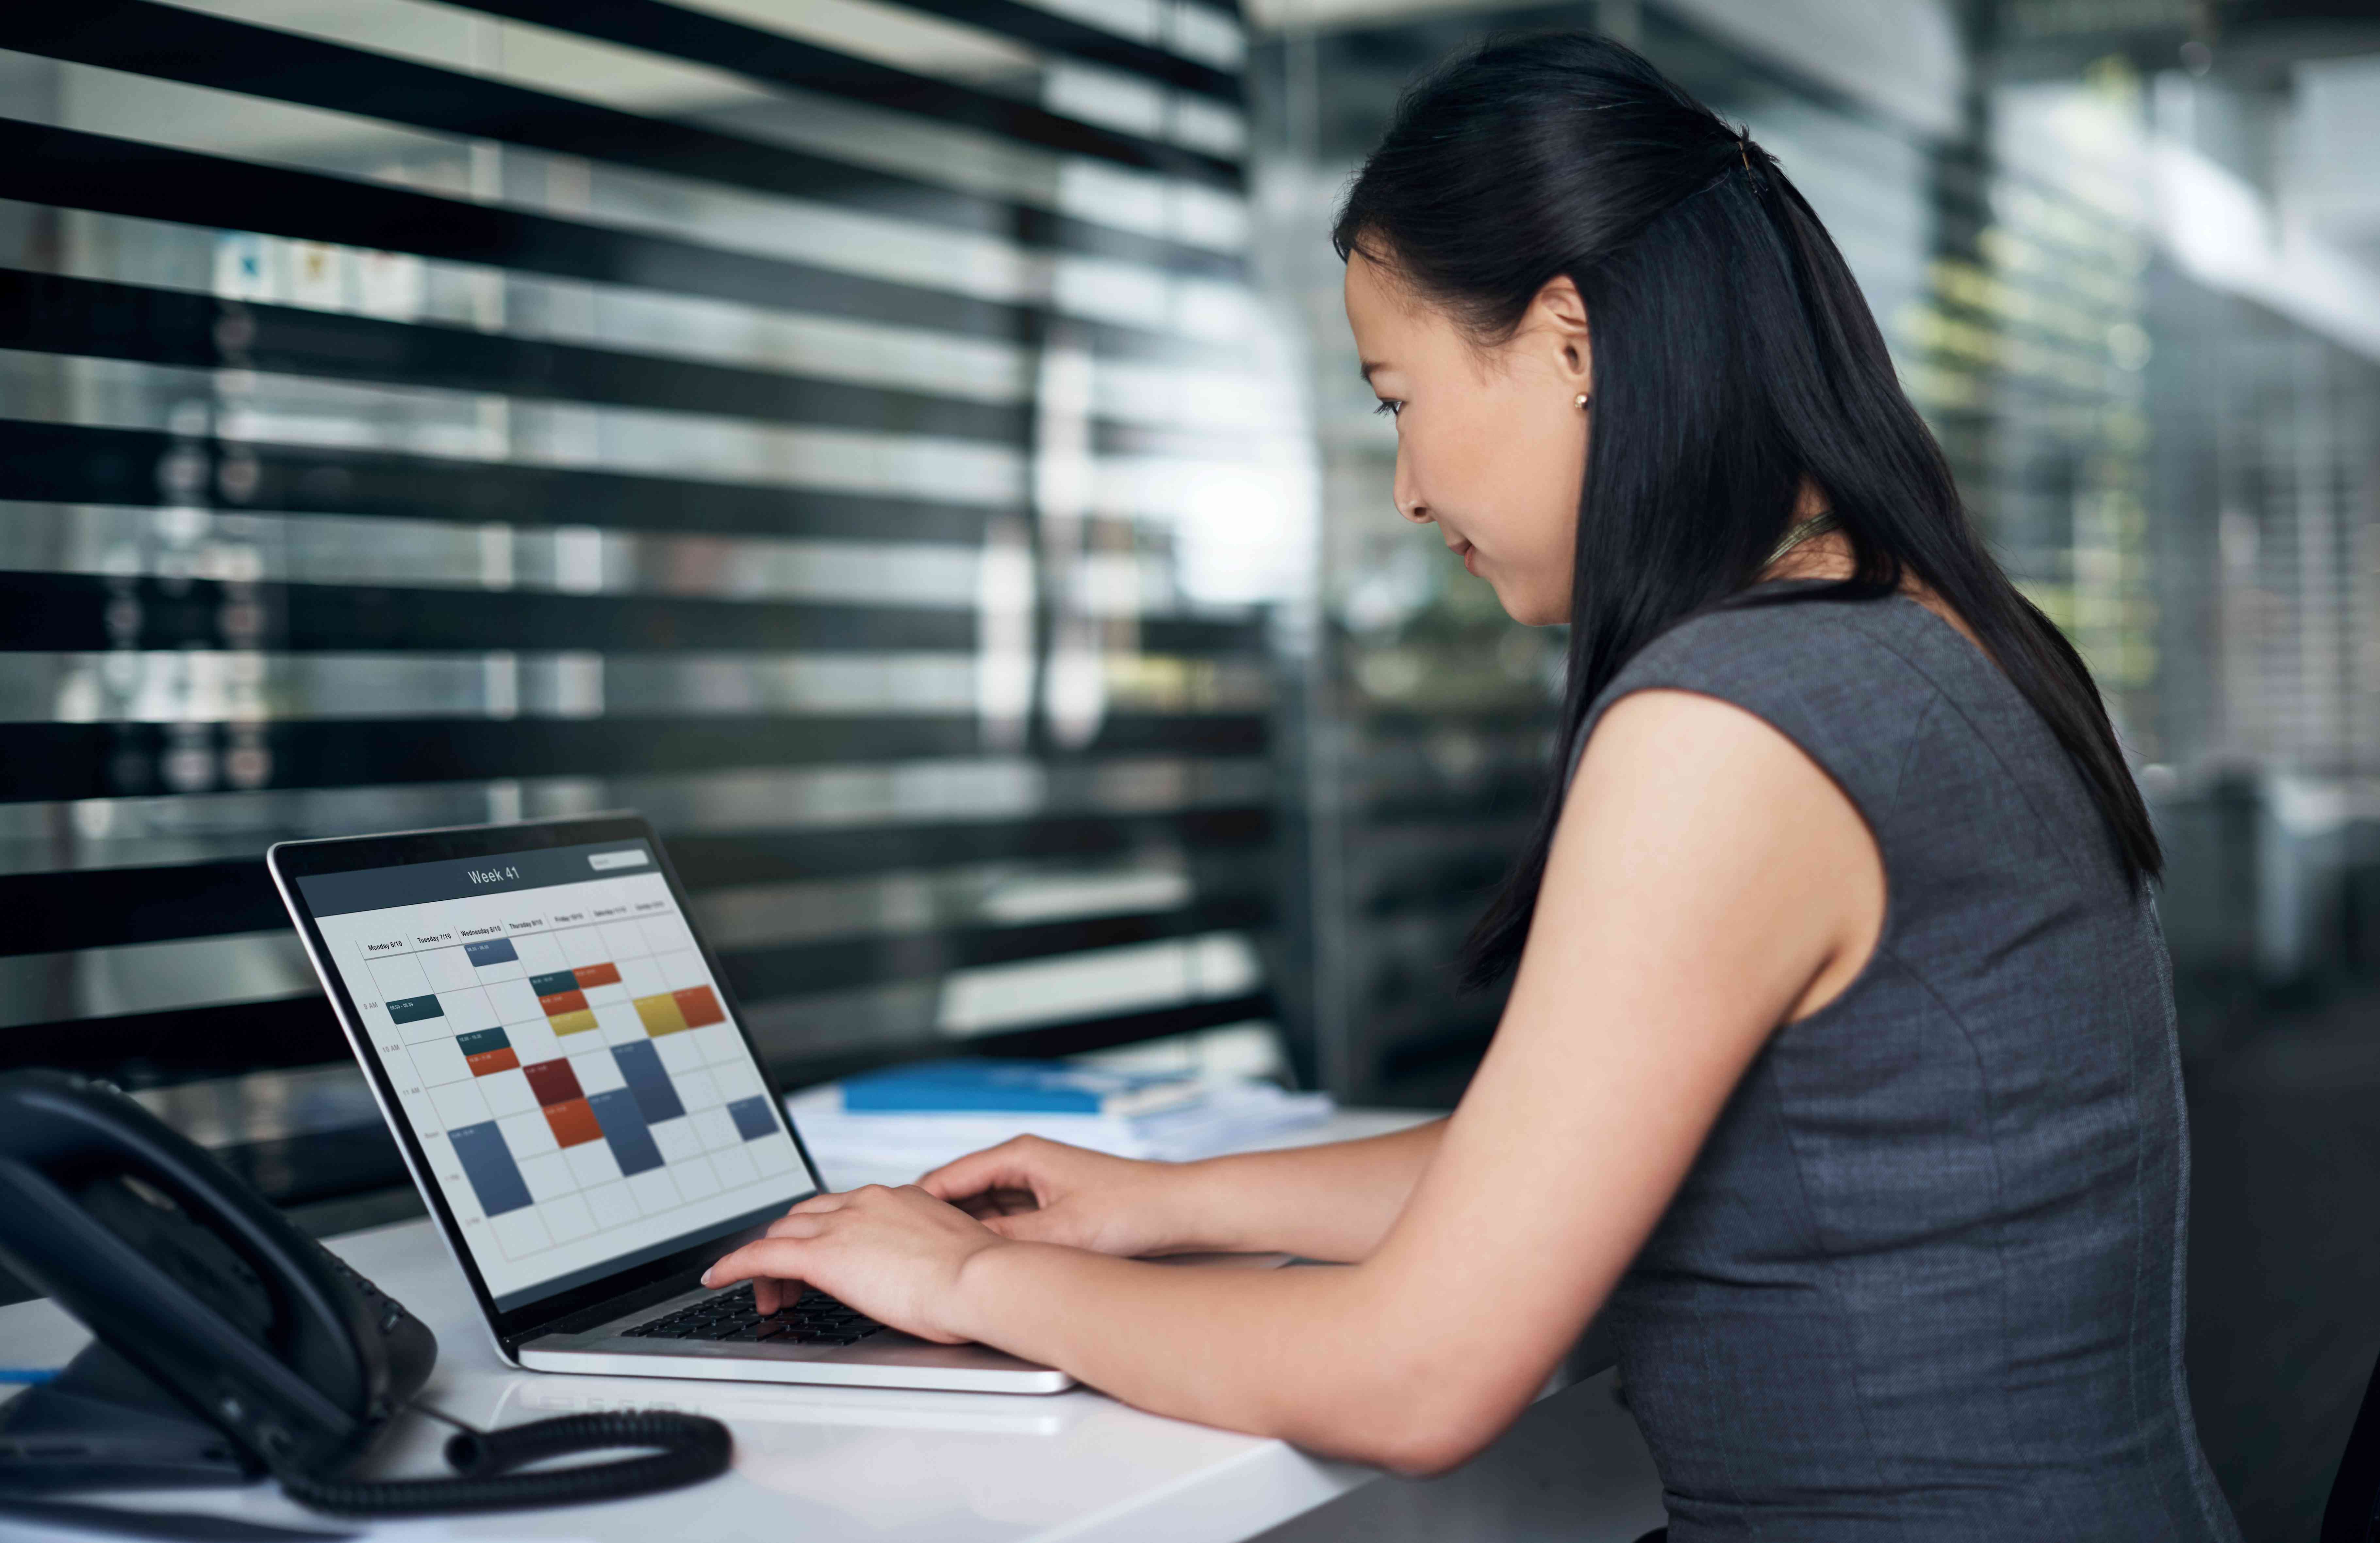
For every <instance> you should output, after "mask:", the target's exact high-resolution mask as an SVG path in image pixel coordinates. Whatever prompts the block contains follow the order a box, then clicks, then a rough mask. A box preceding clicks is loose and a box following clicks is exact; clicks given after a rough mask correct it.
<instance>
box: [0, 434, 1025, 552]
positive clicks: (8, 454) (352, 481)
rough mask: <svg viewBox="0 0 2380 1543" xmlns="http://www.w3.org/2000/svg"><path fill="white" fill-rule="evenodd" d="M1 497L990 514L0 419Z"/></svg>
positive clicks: (601, 521) (859, 517) (672, 519)
mask: <svg viewBox="0 0 2380 1543" xmlns="http://www.w3.org/2000/svg"><path fill="white" fill-rule="evenodd" d="M0 465H5V467H6V471H7V480H6V488H7V491H8V493H9V496H10V497H12V498H17V499H25V500H39V501H45V502H52V503H60V504H136V505H139V504H174V503H181V502H187V501H188V499H189V498H191V497H193V496H197V497H219V498H221V499H222V500H223V501H224V502H225V503H226V504H231V505H233V506H235V507H238V508H243V509H253V510H257V511H260V512H266V511H279V512H286V513H291V514H318V515H359V516H381V517H393V518H417V519H418V518H421V517H424V516H430V517H435V518H441V519H450V520H461V521H468V522H473V523H481V522H490V521H501V522H503V523H504V524H507V525H516V526H527V527H532V528H537V527H549V528H550V527H553V526H588V527H593V528H596V529H613V530H665V531H668V532H670V533H672V534H674V535H696V534H700V535H714V536H816V537H856V538H859V539H862V540H868V541H980V540H982V538H983V531H984V521H985V520H986V519H987V518H988V517H989V516H990V514H991V513H993V511H991V510H990V509H987V508H985V507H983V506H982V505H977V504H941V503H935V502H931V501H929V500H924V499H911V498H899V497H883V496H878V495H874V494H868V493H842V492H814V491H811V490H807V489H804V490H799V491H795V490H790V489H786V488H781V487H761V486H754V485H751V484H746V483H735V482H717V481H703V480H697V479H694V478H677V477H654V476H649V475H645V474H642V473H636V472H614V471H581V470H577V469H573V468H557V467H540V466H520V465H513V464H509V463H505V462H492V461H473V460H463V459H459V458H450V457H446V456H406V455H398V454H395V453H391V452H386V451H373V450H343V449H338V448H334V447H329V446H318V445H297V444H274V443H257V442H252V441H227V440H218V439H215V438H212V437H210V436H205V435H189V436H177V435H172V434H167V433H164V432H161V431H153V430H143V429H111V428H102V427H98V426H95V425H83V424H68V423H39V422H30V421H27V420H25V419H0Z"/></svg>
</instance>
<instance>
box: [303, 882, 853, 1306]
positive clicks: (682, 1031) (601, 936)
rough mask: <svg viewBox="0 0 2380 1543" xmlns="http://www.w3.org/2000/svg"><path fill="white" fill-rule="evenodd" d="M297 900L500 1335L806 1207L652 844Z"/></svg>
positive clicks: (764, 1095)
mask: <svg viewBox="0 0 2380 1543" xmlns="http://www.w3.org/2000/svg"><path fill="white" fill-rule="evenodd" d="M296 883H297V888H298V889H299V891H300V892H301V893H303V895H304V897H305V901H306V905H307V908H308V909H309V910H310V912H311V913H312V915H313V919H314V922H315V925H316V926H317V927H318V928H320V929H321V931H322V942H323V952H324V956H325V959H326V960H327V962H328V963H329V964H330V966H331V967H333V968H334V969H336V970H337V971H338V973H339V976H340V979H341V983H342V984H343V985H345V986H346V990H347V994H348V995H349V996H350V997H351V998H352V999H353V1001H354V1002H355V1007H356V1012H357V1014H358V1018H359V1020H360V1027H361V1030H362V1034H363V1037H364V1039H366V1040H367V1041H368V1042H369V1044H370V1053H371V1054H374V1055H376V1056H378V1057H379V1059H380V1063H381V1066H382V1068H383V1070H384V1071H385V1072H386V1073H387V1074H388V1081H389V1085H390V1087H392V1088H393V1089H394V1090H395V1100H396V1105H397V1108H398V1110H399V1111H401V1112H402V1115H403V1117H404V1118H405V1119H406V1120H407V1122H409V1123H410V1124H411V1126H412V1134H413V1136H415V1138H416V1140H417V1141H418V1142H419V1147H420V1149H421V1152H422V1154H423V1156H424V1158H425V1159H426V1160H427V1168H428V1172H429V1174H430V1175H431V1178H430V1182H431V1183H434V1184H435V1185H437V1186H438V1187H439V1190H440V1192H441V1194H442V1195H443V1198H444V1200H445V1202H446V1205H447V1206H448V1208H449V1209H451V1211H452V1213H453V1215H454V1218H455V1230H456V1232H457V1233H458V1235H459V1238H460V1241H461V1243H462V1245H464V1246H466V1247H467V1248H468V1250H469V1251H470V1255H471V1258H472V1260H473V1262H474V1263H475V1264H476V1265H477V1266H478V1267H479V1270H480V1277H481V1279H482V1280H483V1281H484V1282H486V1284H487V1289H488V1294H489V1296H490V1297H491V1298H492V1300H493V1303H494V1305H495V1307H496V1309H497V1310H498V1311H499V1312H509V1311H510V1310H512V1309H514V1308H516V1307H519V1306H525V1305H527V1304H528V1303H532V1302H535V1301H538V1300H539V1299H540V1298H543V1297H547V1296H551V1295H553V1294H558V1293H560V1292H564V1291H567V1290H569V1289H571V1288H572V1287H574V1286H578V1285H583V1284H586V1283H588V1282H593V1281H597V1280H600V1279H601V1278H602V1277H604V1276H607V1275H610V1274H613V1273H614V1272H616V1271H618V1270H624V1269H627V1268H630V1267H633V1266H635V1265H637V1264H641V1263H645V1262H648V1261H650V1260H653V1259H658V1258H661V1257H664V1256H666V1255H668V1254H672V1253H674V1252H677V1251H679V1250H681V1249H684V1248H686V1247H688V1246H690V1245H692V1244H694V1243H696V1242H698V1241H700V1240H701V1239H703V1238H706V1237H711V1236H716V1235H717V1234H719V1233H722V1232H725V1231H728V1230H730V1229H733V1228H735V1227H738V1226H748V1225H751V1224H754V1223H757V1222H759V1221H766V1220H769V1219H771V1218H772V1217H774V1216H775V1215H777V1214H778V1213H780V1212H782V1211H783V1209H784V1208H785V1207H786V1206H787V1205H789V1204H790V1203H791V1202H792V1201H793V1200H795V1198H798V1197H801V1196H803V1195H806V1194H807V1193H809V1191H810V1188H811V1185H810V1182H809V1176H808V1173H807V1170H806V1169H805V1167H804V1165H803V1163H802V1160H801V1159H800V1157H799V1156H798V1155H797V1153H796V1151H795V1146H794V1140H793V1136H792V1135H791V1134H790V1132H789V1131H788V1130H787V1128H786V1124H785V1119H784V1114H783V1111H781V1110H779V1109H777V1108H776V1107H775V1105H774V1103H773V1102H772V1100H771V1099H770V1096H769V1092H768V1086H767V1084H766V1082H765V1081H764V1080H763V1079H762V1077H761V1075H760V1071H759V1067H758V1066H757V1065H756V1064H755V1063H754V1062H753V1057H752V1051H751V1049H750V1047H749V1046H748V1044H747V1041H746V1039H745V1038H744V1036H743V1034H742V1033H741V1032H739V1031H738V1029H737V1028H736V1026H735V1023H734V1022H733V1021H732V1020H731V1019H730V1018H729V1016H728V1011H727V1007H726V1004H725V1000H724V997H725V994H724V993H723V992H722V991H721V990H719V985H718V982H717V981H715V980H714V979H712V978H711V976H710V969H709V967H708V966H706V964H705V963H704V956H703V953H702V951H701V950H700V949H699V948H698V947H697V946H696V945H695V940H694V934H693V933H692V932H691V931H690V930H689V929H688V928H687V924H686V916H685V914H684V913H683V912H682V911H681V910H680V909H679V906H678V904H677V898H676V896H675V894H674V893H672V891H671V888H670V884H669V881H667V880H666V879H665V878H663V877H662V873H661V871H660V869H659V867H658V865H657V863H656V862H655V858H654V853H653V851H652V848H651V846H650V844H648V843H647V842H645V841H642V840H628V841H612V842H602V843H596V844H591V845H578V846H552V847H545V848H541V849H538V850H533V851H523V852H514V853H508V854H503V855H498V856H491V857H469V858H464V859H460V860H449V861H440V862H420V863H407V864H404V865H402V866H398V867H390V868H373V869H356V870H352V871H347V872H339V873H319V874H311V875H302V876H299V877H297V880H296Z"/></svg>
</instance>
